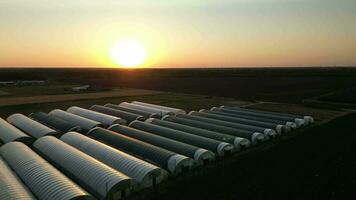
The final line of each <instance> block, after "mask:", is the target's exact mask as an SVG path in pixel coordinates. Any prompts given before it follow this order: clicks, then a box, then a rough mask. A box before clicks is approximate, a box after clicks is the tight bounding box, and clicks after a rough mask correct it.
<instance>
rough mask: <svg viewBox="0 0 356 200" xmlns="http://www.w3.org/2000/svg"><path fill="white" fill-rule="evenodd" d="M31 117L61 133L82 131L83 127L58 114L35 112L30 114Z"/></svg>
mask: <svg viewBox="0 0 356 200" xmlns="http://www.w3.org/2000/svg"><path fill="white" fill-rule="evenodd" d="M29 117H30V118H31V119H34V120H36V121H38V122H40V123H41V124H43V125H46V126H48V127H50V128H52V129H54V130H56V131H58V132H60V133H66V132H68V131H81V128H80V127H79V126H78V125H76V124H74V123H71V122H68V121H65V120H64V119H61V118H59V117H57V116H54V115H48V114H46V113H44V112H33V113H31V114H30V115H29Z"/></svg>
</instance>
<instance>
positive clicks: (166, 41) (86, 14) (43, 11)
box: [0, 0, 356, 67]
mask: <svg viewBox="0 0 356 200" xmlns="http://www.w3.org/2000/svg"><path fill="white" fill-rule="evenodd" d="M355 24H356V1H355V0H191V1H188V0H169V1H166V0H127V1H118V0H61V1H48V0H1V1H0V27H1V29H0V66H1V67H122V66H125V65H126V64H127V65H130V66H131V65H132V66H133V67H263V66H268V67H269V66H275V67H280V66H286V67H288V66H335V65H338V66H343V65H348V66H350V65H356V56H355V55H356V54H355V52H356V25H355ZM128 40H129V41H134V42H135V44H137V46H138V47H137V48H136V47H135V46H134V47H132V45H131V43H130V44H128V45H126V43H125V41H128ZM120 41H121V42H122V41H124V43H125V45H122V47H120V48H119V49H118V50H117V51H114V53H113V49H115V48H116V49H117V48H118V47H117V46H118V44H119V43H120ZM119 46H120V45H119ZM128 49H132V50H130V51H129V52H125V51H128ZM120 56H121V57H120ZM125 56H126V57H125ZM122 57H124V58H122ZM127 57H129V58H127ZM125 59H126V60H125ZM127 59H128V60H127Z"/></svg>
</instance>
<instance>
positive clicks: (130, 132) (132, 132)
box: [109, 124, 215, 164]
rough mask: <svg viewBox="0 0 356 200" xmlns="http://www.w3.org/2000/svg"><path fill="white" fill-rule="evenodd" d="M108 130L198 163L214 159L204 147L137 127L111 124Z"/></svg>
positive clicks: (211, 153)
mask: <svg viewBox="0 0 356 200" xmlns="http://www.w3.org/2000/svg"><path fill="white" fill-rule="evenodd" d="M109 130H111V131H115V132H117V133H120V134H122V135H126V136H128V137H131V138H135V139H138V140H141V141H143V142H147V143H149V144H152V145H155V146H158V147H161V148H164V149H168V150H170V151H173V152H175V153H179V154H182V155H185V156H188V157H190V158H193V159H194V160H196V161H197V162H198V163H199V164H205V163H209V162H212V161H213V160H214V159H215V155H214V153H213V152H211V151H208V150H206V149H202V148H198V147H196V146H193V145H189V144H186V143H182V142H179V141H176V140H172V139H169V138H165V137H162V136H159V135H155V134H152V133H149V132H146V131H142V130H139V129H135V128H132V127H128V126H123V125H118V124H116V125H113V126H111V127H109Z"/></svg>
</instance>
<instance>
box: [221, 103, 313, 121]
mask: <svg viewBox="0 0 356 200" xmlns="http://www.w3.org/2000/svg"><path fill="white" fill-rule="evenodd" d="M222 107H223V108H227V109H229V108H231V109H233V110H238V111H245V112H251V113H260V114H263V116H273V117H284V118H285V119H291V120H292V119H294V120H297V119H303V120H305V123H306V125H309V124H312V123H314V118H313V117H312V116H308V115H306V116H303V115H295V114H289V113H280V112H270V111H262V110H256V109H248V108H240V107H226V106H222Z"/></svg>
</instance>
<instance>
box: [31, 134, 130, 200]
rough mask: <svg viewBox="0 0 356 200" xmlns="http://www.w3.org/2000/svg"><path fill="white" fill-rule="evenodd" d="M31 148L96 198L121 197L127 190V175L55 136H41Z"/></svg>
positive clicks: (128, 182) (128, 178) (128, 190)
mask: <svg viewBox="0 0 356 200" xmlns="http://www.w3.org/2000/svg"><path fill="white" fill-rule="evenodd" d="M33 147H34V149H35V150H36V151H37V152H39V153H40V154H41V155H42V156H43V157H44V158H46V159H47V160H48V161H49V162H50V163H52V164H53V165H54V166H56V167H58V168H59V169H60V170H61V171H63V173H65V174H66V175H67V176H68V177H70V178H71V179H72V180H74V181H75V182H76V183H78V184H79V185H80V186H82V187H83V188H85V189H86V190H87V191H88V192H90V193H91V194H93V195H94V196H95V197H96V198H98V199H117V198H122V197H125V196H126V195H128V194H129V192H130V189H131V185H132V180H131V178H130V177H128V176H126V175H125V174H123V173H121V172H119V171H117V170H115V169H113V168H111V167H109V166H107V165H105V164H104V163H102V162H100V161H98V160H96V159H95V158H93V157H91V156H89V155H87V154H85V153H83V152H81V151H80V150H78V149H76V148H74V147H72V146H70V145H69V144H66V143H64V142H62V141H61V140H59V139H57V138H55V137H52V136H46V137H42V138H40V139H38V140H36V142H35V143H34V144H33Z"/></svg>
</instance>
